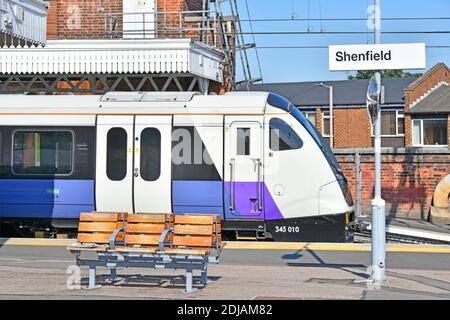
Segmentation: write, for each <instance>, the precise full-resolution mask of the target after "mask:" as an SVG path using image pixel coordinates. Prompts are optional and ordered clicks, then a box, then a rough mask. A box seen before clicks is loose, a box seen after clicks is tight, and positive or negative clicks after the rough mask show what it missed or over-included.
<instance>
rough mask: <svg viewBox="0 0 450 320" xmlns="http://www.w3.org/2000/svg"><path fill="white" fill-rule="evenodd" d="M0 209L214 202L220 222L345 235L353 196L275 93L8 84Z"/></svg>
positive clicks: (37, 215)
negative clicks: (40, 91)
mask: <svg viewBox="0 0 450 320" xmlns="http://www.w3.org/2000/svg"><path fill="white" fill-rule="evenodd" d="M0 99H1V102H0V147H1V154H0V165H1V166H0V168H1V171H0V188H1V192H0V219H2V220H15V221H20V220H22V221H33V220H35V221H36V220H39V221H45V220H48V221H50V223H51V224H53V225H54V226H66V225H69V224H70V223H69V221H72V222H74V221H75V222H76V220H77V218H78V216H79V213H80V212H82V211H91V210H97V211H124V212H174V213H175V214H183V213H218V214H220V215H221V217H222V219H223V226H224V229H225V230H228V231H233V232H236V231H237V232H238V233H239V232H241V233H242V232H244V233H245V232H256V234H257V235H258V236H260V237H266V238H267V237H270V238H273V239H275V240H287V241H289V240H297V241H344V240H345V237H346V225H347V224H348V222H349V221H348V220H349V214H351V213H352V211H353V203H352V200H351V196H350V194H349V191H348V188H347V183H346V180H345V178H344V176H343V174H342V172H341V170H340V168H339V165H338V163H337V161H336V159H335V158H334V155H333V154H332V153H331V150H330V149H329V148H328V146H327V145H326V144H325V143H324V142H323V139H322V138H321V137H320V135H319V134H318V133H317V131H316V130H315V129H314V127H313V125H312V124H310V123H309V122H308V120H306V118H305V117H304V116H303V115H302V114H301V112H300V111H298V109H296V108H295V107H294V106H292V105H291V104H290V103H289V102H288V101H287V100H286V99H284V98H282V97H280V96H278V95H275V94H270V93H264V92H249V93H242V92H240V93H228V94H225V95H224V96H217V95H208V96H205V95H200V94H196V93H117V92H116V93H109V94H106V95H105V96H27V95H4V96H2V97H1V98H0Z"/></svg>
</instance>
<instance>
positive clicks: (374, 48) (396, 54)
mask: <svg viewBox="0 0 450 320" xmlns="http://www.w3.org/2000/svg"><path fill="white" fill-rule="evenodd" d="M329 63H330V71H353V70H397V69H403V70H404V69H425V68H426V59H425V44H424V43H404V44H371V45H346V46H330V47H329Z"/></svg>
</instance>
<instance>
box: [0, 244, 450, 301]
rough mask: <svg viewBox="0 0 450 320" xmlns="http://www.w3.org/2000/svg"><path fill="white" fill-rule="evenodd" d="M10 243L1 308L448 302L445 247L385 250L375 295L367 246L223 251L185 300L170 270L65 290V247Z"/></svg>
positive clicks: (3, 248) (128, 272) (102, 274)
mask: <svg viewBox="0 0 450 320" xmlns="http://www.w3.org/2000/svg"><path fill="white" fill-rule="evenodd" d="M13 240H14V239H9V240H8V241H5V240H3V242H2V244H0V286H1V287H2V290H1V292H0V300H7V299H77V300H78V299H83V300H85V299H108V300H116V299H117V300H124V299H194V300H202V301H204V300H209V299H211V300H220V299H231V300H234V299H242V300H267V299H273V300H309V299H355V300H360V299H368V300H370V299H377V300H378V299H387V300H392V299H405V300H413V299H433V300H436V299H447V300H448V299H450V254H448V253H450V246H435V245H429V246H426V245H409V244H406V245H405V244H401V245H394V244H389V245H388V252H387V259H386V262H387V272H386V275H387V278H386V281H385V282H383V283H382V284H381V286H379V287H378V286H375V285H373V284H371V283H370V282H368V279H369V275H370V268H369V266H370V252H369V250H370V246H367V245H366V244H342V245H340V244H299V243H294V244H292V243H291V244H290V247H287V244H286V243H281V244H278V246H277V247H275V246H274V245H273V244H272V247H269V246H266V247H264V248H263V247H259V248H256V247H254V243H253V244H252V243H250V242H246V243H242V244H239V246H238V243H228V248H227V247H225V249H224V251H223V257H222V259H221V263H220V264H219V265H214V264H211V265H209V268H208V269H209V271H208V275H209V278H208V280H209V283H208V286H206V287H205V288H203V287H202V286H201V285H200V277H199V276H197V277H195V276H196V275H195V274H194V288H197V289H198V290H197V291H196V292H194V293H190V294H186V293H184V281H185V279H184V275H183V273H182V272H179V271H173V270H149V269H139V268H136V269H120V270H119V276H120V277H121V278H122V280H121V281H119V282H117V283H116V284H114V285H112V284H109V283H107V282H106V279H107V277H108V275H109V272H108V270H106V269H105V268H99V270H98V280H99V281H98V284H100V285H101V286H102V287H101V288H99V289H95V290H86V289H84V288H85V287H86V284H87V270H86V269H81V286H80V287H79V288H78V287H67V282H68V277H69V276H70V275H73V270H74V269H73V267H74V266H73V264H74V258H73V256H72V255H71V254H70V253H68V252H67V250H66V248H65V246H66V243H67V240H53V241H52V240H45V241H44V240H39V241H35V240H36V239H33V241H30V240H28V241H29V243H28V244H27V243H26V242H25V240H24V239H21V242H20V241H18V240H14V241H13ZM339 245H340V246H339ZM251 246H253V247H251ZM426 248H428V250H425V249H426ZM71 272H72V273H71Z"/></svg>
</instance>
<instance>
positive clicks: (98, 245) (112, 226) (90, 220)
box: [68, 212, 127, 252]
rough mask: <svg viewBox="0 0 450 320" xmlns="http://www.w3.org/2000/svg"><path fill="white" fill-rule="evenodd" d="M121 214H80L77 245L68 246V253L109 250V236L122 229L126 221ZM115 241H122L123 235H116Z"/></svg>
mask: <svg viewBox="0 0 450 320" xmlns="http://www.w3.org/2000/svg"><path fill="white" fill-rule="evenodd" d="M126 216H127V214H126V213H121V212H82V213H81V214H80V222H79V224H78V237H77V243H75V244H73V245H72V246H70V247H69V248H68V249H69V250H70V251H97V252H102V251H106V250H108V249H109V243H110V238H111V235H112V234H113V233H114V231H116V230H118V229H122V228H123V225H124V222H125V221H126V219H127V217H126ZM116 239H117V241H121V240H123V233H117V236H116Z"/></svg>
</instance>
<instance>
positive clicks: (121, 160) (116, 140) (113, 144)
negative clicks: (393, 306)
mask: <svg viewBox="0 0 450 320" xmlns="http://www.w3.org/2000/svg"><path fill="white" fill-rule="evenodd" d="M106 144H107V147H106V149H107V150H106V174H107V176H108V178H109V179H111V180H113V181H120V180H123V179H124V178H125V177H126V175H127V132H126V131H125V129H123V128H112V129H110V130H109V131H108V135H107V142H106Z"/></svg>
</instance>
